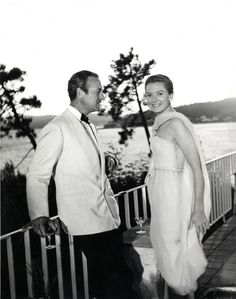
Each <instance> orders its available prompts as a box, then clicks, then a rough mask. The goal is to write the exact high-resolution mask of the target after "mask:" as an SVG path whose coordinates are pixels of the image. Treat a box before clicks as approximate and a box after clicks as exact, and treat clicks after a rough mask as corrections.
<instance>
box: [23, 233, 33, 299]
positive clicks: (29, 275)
mask: <svg viewBox="0 0 236 299" xmlns="http://www.w3.org/2000/svg"><path fill="white" fill-rule="evenodd" d="M29 234H30V232H29V230H27V231H25V232H24V243H25V263H26V272H27V273H26V275H27V288H28V295H29V297H31V298H33V279H32V274H33V273H32V261H31V251H30V237H29Z"/></svg>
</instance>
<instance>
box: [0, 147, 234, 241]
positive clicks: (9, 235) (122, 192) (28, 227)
mask: <svg viewBox="0 0 236 299" xmlns="http://www.w3.org/2000/svg"><path fill="white" fill-rule="evenodd" d="M232 155H236V151H233V152H231V153H229V154H226V155H223V156H220V157H218V158H216V159H212V160H209V161H207V162H206V164H209V163H212V162H214V161H217V160H220V159H222V158H225V157H228V156H232ZM143 187H145V184H143V185H139V186H136V187H134V188H131V189H129V190H124V191H121V192H119V193H116V194H115V195H114V196H115V197H118V196H120V195H122V194H125V193H129V192H132V191H135V190H138V189H141V188H143ZM57 217H58V215H57V216H54V217H52V218H51V219H56V218H57ZM31 228H32V226H31V225H30V222H29V223H27V224H26V225H25V226H23V227H22V228H20V229H17V230H15V231H12V232H10V233H7V234H5V235H2V236H0V241H2V240H4V239H7V238H9V237H11V236H12V235H14V234H17V233H23V232H25V231H27V230H28V229H31Z"/></svg>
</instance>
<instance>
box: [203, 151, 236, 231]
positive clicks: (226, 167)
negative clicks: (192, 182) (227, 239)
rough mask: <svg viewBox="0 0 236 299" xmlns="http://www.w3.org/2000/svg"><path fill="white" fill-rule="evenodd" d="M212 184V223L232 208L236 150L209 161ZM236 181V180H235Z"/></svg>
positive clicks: (223, 216) (208, 168)
mask: <svg viewBox="0 0 236 299" xmlns="http://www.w3.org/2000/svg"><path fill="white" fill-rule="evenodd" d="M207 170H208V174H209V178H210V184H211V200H212V209H211V215H210V223H211V225H212V224H214V223H215V222H217V221H218V220H219V219H220V218H223V219H224V218H225V215H226V214H227V213H228V212H229V211H230V210H231V209H232V194H231V193H232V182H233V180H235V178H236V152H233V153H230V154H228V155H225V156H222V157H220V158H217V159H214V160H211V161H208V162H207ZM234 182H235V181H234Z"/></svg>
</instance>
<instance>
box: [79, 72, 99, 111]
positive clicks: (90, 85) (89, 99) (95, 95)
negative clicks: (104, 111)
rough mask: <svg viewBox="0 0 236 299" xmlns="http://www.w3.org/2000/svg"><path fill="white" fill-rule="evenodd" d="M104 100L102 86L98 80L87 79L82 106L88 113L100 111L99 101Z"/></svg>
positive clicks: (93, 78) (94, 78)
mask: <svg viewBox="0 0 236 299" xmlns="http://www.w3.org/2000/svg"><path fill="white" fill-rule="evenodd" d="M103 100H104V95H103V92H102V85H101V82H100V80H99V79H98V78H96V77H89V78H88V81H87V93H85V94H84V97H83V105H84V107H85V109H86V110H87V112H88V113H90V112H93V111H99V110H100V104H101V101H103Z"/></svg>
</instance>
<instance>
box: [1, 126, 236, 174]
mask: <svg viewBox="0 0 236 299" xmlns="http://www.w3.org/2000/svg"><path fill="white" fill-rule="evenodd" d="M194 126H195V129H196V131H197V134H198V135H199V138H200V141H201V144H202V149H203V152H204V155H205V159H206V161H209V160H211V159H215V158H217V157H219V156H222V155H225V154H228V153H230V152H233V151H236V122H234V123H209V124H196V125H194ZM150 129H151V128H150ZM119 130H120V129H101V130H99V135H100V138H101V140H102V142H103V145H104V150H106V149H108V148H109V145H112V146H113V147H114V148H117V149H118V150H119V151H120V152H121V153H122V162H125V163H127V162H133V161H138V160H139V158H140V156H141V155H147V153H148V152H149V150H148V143H147V139H146V136H145V132H144V128H142V127H138V128H136V129H135V133H134V135H133V138H132V139H131V140H129V142H128V146H126V147H125V146H121V145H120V144H119V142H118V140H119V135H118V131H119ZM38 132H39V131H37V133H38ZM30 148H31V145H30V142H29V141H28V139H27V138H21V139H14V138H13V139H8V138H3V139H2V142H1V165H0V167H1V168H2V167H3V165H4V164H5V163H6V162H8V161H10V160H11V161H13V163H14V165H17V164H18V163H19V162H20V161H21V159H22V158H23V156H24V155H25V154H26V152H27V151H28V150H29V149H30ZM32 155H33V152H31V153H30V154H29V156H27V158H26V159H25V160H24V162H23V163H22V164H21V165H20V166H19V168H18V169H19V171H20V172H23V173H24V172H26V171H27V168H28V165H29V163H30V160H31V159H32Z"/></svg>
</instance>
